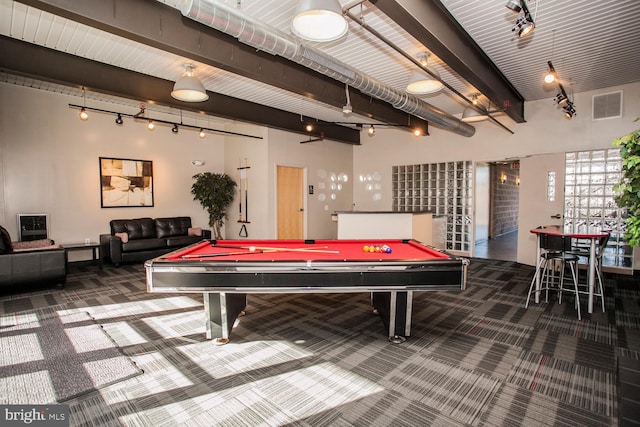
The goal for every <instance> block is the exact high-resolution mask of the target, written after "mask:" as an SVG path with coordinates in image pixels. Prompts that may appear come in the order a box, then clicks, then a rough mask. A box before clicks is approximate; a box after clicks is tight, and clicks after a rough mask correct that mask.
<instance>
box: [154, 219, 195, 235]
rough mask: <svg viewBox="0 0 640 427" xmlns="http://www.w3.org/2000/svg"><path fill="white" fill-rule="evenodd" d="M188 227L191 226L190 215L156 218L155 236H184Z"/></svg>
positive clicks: (187, 231)
mask: <svg viewBox="0 0 640 427" xmlns="http://www.w3.org/2000/svg"><path fill="white" fill-rule="evenodd" d="M189 228H191V217H188V216H176V217H171V218H156V236H157V237H172V236H186V235H188V233H189Z"/></svg>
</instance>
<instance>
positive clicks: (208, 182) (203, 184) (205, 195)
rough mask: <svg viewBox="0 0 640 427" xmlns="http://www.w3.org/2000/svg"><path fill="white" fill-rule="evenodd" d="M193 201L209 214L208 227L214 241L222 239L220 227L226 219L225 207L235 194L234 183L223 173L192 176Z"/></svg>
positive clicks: (204, 173) (205, 173)
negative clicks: (211, 230) (197, 202)
mask: <svg viewBox="0 0 640 427" xmlns="http://www.w3.org/2000/svg"><path fill="white" fill-rule="evenodd" d="M193 179H194V180H195V182H194V183H193V185H192V186H191V194H193V200H197V201H199V202H200V204H201V205H202V207H203V208H204V209H205V210H206V211H207V212H208V213H209V226H211V228H212V229H213V234H214V236H215V238H216V239H222V232H221V229H222V226H223V225H224V220H225V219H226V218H227V206H229V205H230V204H231V202H232V201H233V197H234V195H235V193H236V185H237V184H236V182H235V181H234V180H233V179H231V177H230V176H229V175H227V174H225V173H211V172H203V173H199V174H196V175H194V176H193Z"/></svg>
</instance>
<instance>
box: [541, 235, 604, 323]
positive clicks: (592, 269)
mask: <svg viewBox="0 0 640 427" xmlns="http://www.w3.org/2000/svg"><path fill="white" fill-rule="evenodd" d="M530 231H531V232H532V233H533V234H535V235H536V271H537V269H539V268H540V236H541V235H543V234H548V235H553V236H565V237H571V238H574V239H585V240H587V239H588V240H589V272H588V275H587V285H588V289H589V301H588V306H587V308H588V311H589V313H593V293H594V290H595V285H596V243H597V242H598V240H599V239H601V238H602V237H605V236H606V235H608V234H609V231H605V230H603V229H602V228H600V227H587V226H562V225H542V226H540V227H537V228H534V229H533V230H530ZM536 290H540V275H538V277H537V278H536ZM539 302H540V292H537V293H536V303H539Z"/></svg>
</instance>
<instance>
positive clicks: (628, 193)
mask: <svg viewBox="0 0 640 427" xmlns="http://www.w3.org/2000/svg"><path fill="white" fill-rule="evenodd" d="M638 120H640V118H637V119H635V120H634V121H636V122H637V121H638ZM613 145H614V146H615V147H620V157H621V158H622V179H621V180H620V183H618V184H617V185H615V186H614V191H615V200H616V203H617V204H618V206H620V207H621V208H627V210H628V213H629V216H628V217H627V218H626V219H625V223H626V224H627V232H626V235H625V238H626V239H627V241H628V242H629V244H630V245H632V246H640V129H637V130H635V131H633V132H631V133H629V134H627V135H624V136H621V137H620V138H616V139H615V140H614V141H613Z"/></svg>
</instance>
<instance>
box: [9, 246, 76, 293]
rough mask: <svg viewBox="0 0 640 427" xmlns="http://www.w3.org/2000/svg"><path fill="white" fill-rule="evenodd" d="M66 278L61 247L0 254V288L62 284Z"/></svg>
mask: <svg viewBox="0 0 640 427" xmlns="http://www.w3.org/2000/svg"><path fill="white" fill-rule="evenodd" d="M66 280H67V262H66V252H65V250H64V249H63V248H57V249H44V250H40V249H34V250H31V251H21V252H15V253H10V254H5V255H1V256H0V288H2V287H5V286H21V285H32V284H33V285H41V286H44V285H62V284H64V283H65V282H66Z"/></svg>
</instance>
